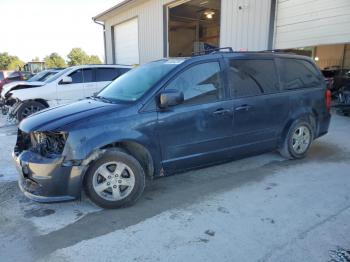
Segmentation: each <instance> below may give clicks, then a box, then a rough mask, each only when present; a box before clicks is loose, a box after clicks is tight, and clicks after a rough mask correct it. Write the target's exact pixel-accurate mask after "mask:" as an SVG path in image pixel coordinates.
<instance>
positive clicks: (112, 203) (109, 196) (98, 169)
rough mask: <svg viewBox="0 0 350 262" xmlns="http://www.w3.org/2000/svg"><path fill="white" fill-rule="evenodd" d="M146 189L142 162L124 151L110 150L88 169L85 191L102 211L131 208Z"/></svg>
mask: <svg viewBox="0 0 350 262" xmlns="http://www.w3.org/2000/svg"><path fill="white" fill-rule="evenodd" d="M144 188H145V173H144V170H143V168H142V167H141V165H140V163H139V162H138V161H137V160H136V159H135V158H134V157H133V156H131V155H129V154H127V153H126V152H124V151H119V150H111V151H107V152H106V153H105V154H103V155H102V157H101V158H99V159H98V160H96V161H95V162H93V163H92V164H91V166H90V167H89V169H88V171H87V173H86V177H85V191H86V193H87V195H88V196H89V198H90V199H91V200H92V201H93V202H94V203H95V204H97V205H98V206H101V207H103V208H118V207H123V206H129V205H132V204H133V203H134V202H135V201H136V200H137V199H138V198H139V197H140V196H141V194H142V192H143V190H144Z"/></svg>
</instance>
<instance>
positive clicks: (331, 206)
mask: <svg viewBox="0 0 350 262" xmlns="http://www.w3.org/2000/svg"><path fill="white" fill-rule="evenodd" d="M0 126H1V127H0V145H1V151H0V256H1V257H0V261H2V262H3V261H20V260H21V261H35V260H39V261H240V262H243V261H284V262H286V261H308V262H312V261H332V262H340V261H342V262H343V261H344V262H346V261H350V252H349V251H347V250H349V249H350V219H349V217H350V138H349V134H350V133H349V132H350V118H346V117H340V116H334V117H333V119H332V124H331V128H330V133H329V134H328V135H327V136H325V137H323V138H321V139H319V140H318V141H315V142H314V144H313V146H312V148H311V151H310V154H309V156H308V157H307V158H306V159H304V160H300V161H299V160H298V161H286V160H284V159H283V158H281V157H280V156H279V155H278V154H277V153H269V154H265V155H261V156H256V157H251V158H247V159H243V160H240V161H235V162H231V163H228V164H224V165H220V166H215V167H211V168H206V169H201V170H197V171H192V172H188V173H185V174H181V175H176V176H172V177H167V178H162V179H158V180H156V181H153V182H152V183H149V184H148V186H147V188H146V192H145V194H144V195H143V197H142V198H141V200H140V201H139V202H138V203H137V204H136V205H135V206H133V207H130V208H126V209H121V210H101V209H99V208H97V207H96V206H94V205H92V204H91V203H90V202H89V201H87V200H86V199H84V200H83V201H75V202H69V203H60V204H38V203H34V202H32V201H30V200H28V199H26V198H25V197H24V196H23V195H22V194H21V192H20V191H19V189H18V187H17V184H16V181H15V180H16V178H17V174H16V171H15V168H14V165H13V163H12V160H11V156H10V152H11V150H12V148H13V144H14V142H15V133H16V127H15V126H7V124H6V123H5V121H4V119H1V121H0Z"/></svg>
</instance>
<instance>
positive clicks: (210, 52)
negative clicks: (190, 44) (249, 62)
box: [192, 47, 234, 56]
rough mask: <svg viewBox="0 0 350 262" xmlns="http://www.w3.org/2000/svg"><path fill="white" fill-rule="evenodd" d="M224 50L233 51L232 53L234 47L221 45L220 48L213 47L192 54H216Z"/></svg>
mask: <svg viewBox="0 0 350 262" xmlns="http://www.w3.org/2000/svg"><path fill="white" fill-rule="evenodd" d="M222 50H227V51H226V52H231V53H233V52H234V51H233V49H232V47H220V48H211V49H207V50H203V51H198V52H192V56H199V55H208V54H215V53H218V52H220V51H222Z"/></svg>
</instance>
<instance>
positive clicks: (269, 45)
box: [267, 0, 277, 50]
mask: <svg viewBox="0 0 350 262" xmlns="http://www.w3.org/2000/svg"><path fill="white" fill-rule="evenodd" d="M276 2H277V0H271V7H270V22H269V38H268V43H267V49H268V50H273V49H274V48H275V45H274V37H275V29H276V27H275V26H276V25H275V21H276V17H277V12H276V11H277V10H276V5H277V3H276Z"/></svg>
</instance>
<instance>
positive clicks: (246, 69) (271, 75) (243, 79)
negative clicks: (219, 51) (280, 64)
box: [227, 59, 279, 97]
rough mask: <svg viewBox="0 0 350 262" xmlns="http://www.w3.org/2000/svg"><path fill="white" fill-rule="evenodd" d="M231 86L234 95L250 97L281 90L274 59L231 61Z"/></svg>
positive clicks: (229, 77)
mask: <svg viewBox="0 0 350 262" xmlns="http://www.w3.org/2000/svg"><path fill="white" fill-rule="evenodd" d="M227 74H228V80H229V88H230V92H231V95H232V96H234V97H248V96H256V95H261V94H269V93H275V92H278V91H279V88H278V81H277V75H276V70H275V65H274V61H273V60H250V59H249V60H237V59H232V60H230V61H229V70H228V72H227Z"/></svg>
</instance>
